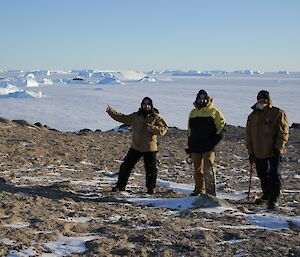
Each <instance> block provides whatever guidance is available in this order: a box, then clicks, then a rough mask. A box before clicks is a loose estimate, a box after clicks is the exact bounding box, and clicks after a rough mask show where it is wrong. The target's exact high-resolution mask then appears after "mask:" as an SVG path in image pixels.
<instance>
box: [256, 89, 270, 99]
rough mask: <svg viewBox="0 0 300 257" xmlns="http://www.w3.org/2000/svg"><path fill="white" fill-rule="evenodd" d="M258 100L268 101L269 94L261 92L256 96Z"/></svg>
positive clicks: (264, 91)
mask: <svg viewBox="0 0 300 257" xmlns="http://www.w3.org/2000/svg"><path fill="white" fill-rule="evenodd" d="M259 98H263V99H267V100H269V101H270V94H269V92H268V91H266V90H261V91H259V92H258V94H257V99H259Z"/></svg>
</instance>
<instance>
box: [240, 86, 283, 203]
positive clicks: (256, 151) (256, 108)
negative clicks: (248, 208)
mask: <svg viewBox="0 0 300 257" xmlns="http://www.w3.org/2000/svg"><path fill="white" fill-rule="evenodd" d="M252 109H253V112H252V113H251V114H250V115H249V117H248V120H247V126H246V146H247V150H248V154H249V160H250V164H251V165H252V164H254V163H255V164H256V171H257V175H258V177H259V178H260V182H261V188H262V196H261V197H260V198H258V199H256V201H255V202H256V203H257V204H260V203H264V202H267V205H268V208H269V209H275V207H276V202H277V200H278V197H279V195H280V189H281V183H282V179H281V174H280V170H279V164H280V160H281V155H282V154H283V153H284V152H285V145H286V143H287V141H288V135H289V127H288V120H287V116H286V114H285V112H284V111H283V110H281V109H279V108H277V107H274V106H272V101H271V99H270V95H269V92H268V91H265V90H262V91H260V92H259V93H258V95H257V103H256V104H255V105H253V106H252Z"/></svg>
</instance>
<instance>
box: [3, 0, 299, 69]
mask: <svg viewBox="0 0 300 257" xmlns="http://www.w3.org/2000/svg"><path fill="white" fill-rule="evenodd" d="M0 10H1V15H0V28H1V45H0V56H1V62H0V69H17V68H22V69H82V68H91V69H114V70H132V69H134V70H143V71H147V70H151V69H156V70H164V69H181V70H191V69H197V70H212V69H223V70H227V71H232V70H237V69H253V70H263V71H278V70H289V71H300V61H299V60H300V49H299V46H300V33H299V25H300V15H299V13H300V1H298V0H286V1H283V0H273V1H272V0H252V1H250V0H249V1H244V0H227V1H224V0H219V1H217V0H210V1H208V0H205V1H202V0H186V1H182V0H152V1H148V0H107V1H102V0H51V1H50V0H27V1H26V0H1V1H0Z"/></svg>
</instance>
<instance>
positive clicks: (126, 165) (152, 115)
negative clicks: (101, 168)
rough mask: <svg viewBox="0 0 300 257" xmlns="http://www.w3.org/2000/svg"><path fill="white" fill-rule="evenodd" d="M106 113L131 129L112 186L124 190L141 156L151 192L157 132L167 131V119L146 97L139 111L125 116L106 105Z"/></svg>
mask: <svg viewBox="0 0 300 257" xmlns="http://www.w3.org/2000/svg"><path fill="white" fill-rule="evenodd" d="M106 112H107V113H108V114H109V115H110V116H111V117H112V118H113V119H114V120H116V121H119V122H122V123H124V124H127V125H130V126H131V128H132V143H131V147H130V149H129V151H128V153H127V155H126V157H125V158H124V161H123V163H122V164H121V166H120V170H119V177H118V182H117V185H116V186H115V187H113V191H125V188H126V185H127V182H128V179H129V176H130V173H131V170H132V169H133V168H134V166H135V164H136V163H137V162H138V161H139V159H140V158H141V157H142V156H143V157H144V164H145V170H146V187H147V193H149V194H153V193H154V188H155V186H156V178H157V167H156V153H157V135H161V136H163V135H165V134H166V132H167V130H168V126H167V124H166V122H165V121H164V120H163V118H161V117H160V115H159V114H158V110H157V109H155V108H153V102H152V100H151V98H149V97H145V98H144V99H143V100H142V102H141V107H140V108H139V110H138V111H137V112H134V113H132V114H129V115H124V114H122V113H119V112H117V111H116V110H114V109H112V108H111V107H110V106H108V107H107V109H106Z"/></svg>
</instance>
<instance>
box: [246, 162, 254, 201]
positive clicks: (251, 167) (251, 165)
mask: <svg viewBox="0 0 300 257" xmlns="http://www.w3.org/2000/svg"><path fill="white" fill-rule="evenodd" d="M252 173H253V164H252V162H251V163H250V177H249V187H248V196H247V200H248V202H249V200H250V190H251V186H252V183H251V182H252Z"/></svg>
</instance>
